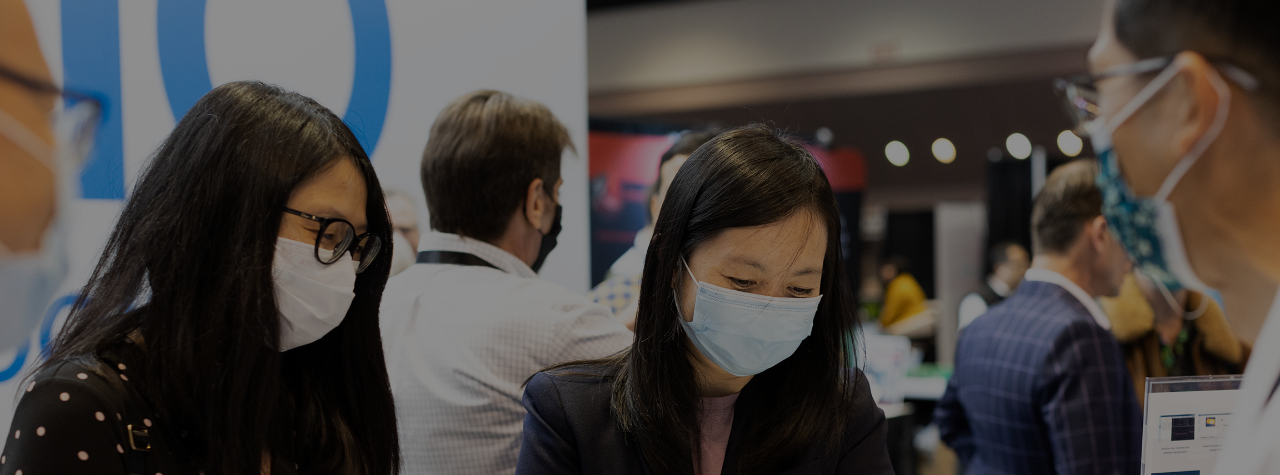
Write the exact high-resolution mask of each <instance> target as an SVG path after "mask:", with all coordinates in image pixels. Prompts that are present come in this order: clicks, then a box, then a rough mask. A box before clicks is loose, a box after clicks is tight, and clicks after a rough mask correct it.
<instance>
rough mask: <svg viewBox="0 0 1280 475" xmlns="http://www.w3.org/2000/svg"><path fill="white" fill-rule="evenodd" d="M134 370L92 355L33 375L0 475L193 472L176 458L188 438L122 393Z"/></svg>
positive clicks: (135, 396)
mask: <svg viewBox="0 0 1280 475" xmlns="http://www.w3.org/2000/svg"><path fill="white" fill-rule="evenodd" d="M138 371H139V369H138V368H134V367H131V366H130V365H129V364H127V362H125V361H121V360H119V359H116V358H110V357H108V356H99V357H97V358H92V357H77V358H71V359H68V360H64V361H62V362H59V363H56V364H54V365H53V366H51V367H49V368H48V369H45V370H44V371H41V372H40V373H39V374H37V375H35V377H33V378H32V379H31V381H30V382H29V383H27V385H26V386H25V387H24V388H23V389H24V391H23V392H22V394H21V396H22V399H21V401H20V402H19V403H18V408H17V411H16V412H15V414H14V418H13V425H12V427H10V428H9V432H8V433H6V434H5V435H4V439H5V440H4V451H3V452H0V474H3V475H44V474H89V473H93V474H133V475H181V474H193V475H194V474H197V473H199V472H198V471H197V470H196V469H195V468H193V467H192V466H191V464H190V463H189V461H188V460H186V459H185V457H183V456H181V454H183V453H186V451H184V450H181V449H182V448H183V447H181V444H182V442H181V440H182V439H184V438H186V436H187V435H188V434H186V433H185V431H181V430H173V429H172V428H169V427H166V426H165V423H164V421H161V420H160V419H159V418H157V417H156V415H155V413H154V412H152V411H151V410H150V409H149V406H148V405H147V404H146V403H145V400H144V398H143V397H141V396H140V394H139V393H138V391H137V389H136V388H130V387H129V385H131V384H133V385H136V382H131V380H132V381H141V378H140V374H139V373H138ZM173 432H177V433H173ZM175 446H176V447H175ZM175 448H177V449H179V450H177V451H175V450H174V449H175Z"/></svg>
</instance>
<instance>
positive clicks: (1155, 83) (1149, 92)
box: [1106, 63, 1178, 135]
mask: <svg viewBox="0 0 1280 475" xmlns="http://www.w3.org/2000/svg"><path fill="white" fill-rule="evenodd" d="M1175 65H1176V63H1171V64H1169V65H1168V66H1166V67H1165V68H1164V70H1162V71H1160V74H1159V75H1157V76H1156V77H1155V79H1152V80H1151V82H1149V83H1147V85H1146V86H1144V87H1143V88H1142V90H1140V91H1138V94H1137V95H1136V96H1133V99H1130V100H1129V103H1128V104H1125V105H1124V107H1121V108H1120V112H1117V113H1116V115H1115V116H1113V117H1111V120H1108V121H1107V122H1106V128H1107V131H1108V132H1111V133H1114V132H1115V130H1116V128H1118V127H1120V124H1123V123H1124V121H1126V120H1129V116H1131V115H1133V114H1134V113H1135V112H1137V111H1138V109H1139V108H1141V107H1142V106H1143V105H1145V104H1146V103H1147V101H1149V100H1151V98H1152V97H1154V96H1155V95H1156V93H1158V92H1160V90H1161V89H1164V86H1165V84H1168V83H1169V81H1171V80H1173V77H1174V76H1177V75H1178V68H1175V67H1174V66H1175ZM1108 135H1109V134H1108Z"/></svg>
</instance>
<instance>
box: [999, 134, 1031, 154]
mask: <svg viewBox="0 0 1280 475" xmlns="http://www.w3.org/2000/svg"><path fill="white" fill-rule="evenodd" d="M1004 148H1005V149H1007V150H1009V155H1013V158H1016V159H1018V160H1026V159H1027V157H1030V156H1031V141H1030V140H1028V139H1027V136H1025V135H1022V134H1013V135H1010V136H1009V138H1007V139H1005V141H1004Z"/></svg>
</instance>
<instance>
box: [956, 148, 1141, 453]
mask: <svg viewBox="0 0 1280 475" xmlns="http://www.w3.org/2000/svg"><path fill="white" fill-rule="evenodd" d="M1097 169H1098V168H1097V164H1096V162H1094V161H1092V160H1081V161H1076V162H1072V163H1069V164H1066V165H1063V166H1061V167H1059V168H1058V169H1057V170H1055V171H1054V172H1053V174H1051V175H1050V176H1049V178H1048V180H1046V183H1045V186H1044V189H1043V190H1042V191H1041V192H1040V194H1039V195H1038V196H1037V197H1036V200H1035V204H1034V206H1033V209H1032V218H1031V221H1032V230H1033V234H1034V238H1035V240H1036V247H1037V250H1036V251H1037V252H1036V256H1035V259H1034V260H1033V261H1032V268H1031V269H1030V270H1028V271H1027V274H1026V277H1025V278H1024V280H1023V282H1022V285H1020V286H1019V287H1018V289H1017V292H1015V293H1014V294H1013V295H1012V296H1010V297H1009V298H1008V299H1007V300H1005V301H1004V302H1002V303H1000V304H998V305H996V306H994V307H992V308H991V310H989V311H988V312H987V313H986V314H984V315H983V316H981V317H978V319H977V320H974V322H973V323H972V324H970V325H969V326H968V327H966V328H965V330H964V331H963V332H961V334H960V342H959V344H958V346H957V349H956V370H955V374H954V375H953V376H952V378H951V381H950V382H949V383H948V385H947V391H946V394H945V395H943V397H942V400H941V401H939V403H938V409H937V412H936V413H935V416H934V417H935V419H936V420H937V422H938V427H939V429H940V430H941V433H942V440H943V441H945V442H946V443H947V445H948V446H950V447H951V448H952V449H954V450H955V451H956V454H957V455H958V456H959V458H960V461H961V463H962V464H964V465H965V466H966V467H967V473H969V474H983V475H985V474H1035V475H1040V474H1097V475H1113V474H1124V475H1129V474H1137V473H1138V471H1139V463H1140V460H1141V459H1140V453H1141V452H1140V450H1141V447H1140V446H1141V440H1142V425H1141V415H1140V411H1139V409H1138V404H1137V399H1136V398H1135V396H1134V392H1133V385H1132V384H1131V382H1130V380H1129V372H1128V369H1127V367H1126V366H1125V360H1124V356H1123V355H1122V354H1121V352H1120V347H1119V345H1118V344H1117V343H1116V341H1115V339H1114V338H1113V337H1112V336H1111V333H1110V331H1109V329H1110V326H1111V322H1110V320H1109V319H1107V316H1106V314H1104V313H1103V312H1102V309H1101V308H1100V307H1099V306H1098V304H1097V302H1096V301H1095V300H1094V298H1096V297H1099V296H1114V295H1117V294H1119V291H1120V284H1121V282H1122V280H1123V278H1124V275H1125V274H1126V273H1127V272H1128V271H1129V267H1130V264H1129V259H1128V256H1127V255H1126V254H1125V252H1124V250H1123V248H1122V247H1121V246H1120V243H1119V241H1118V240H1117V239H1116V238H1115V237H1114V236H1112V234H1111V232H1110V231H1109V230H1108V228H1107V222H1106V219H1104V218H1103V217H1102V216H1101V205H1102V197H1101V194H1100V193H1099V191H1098V188H1097V186H1096V185H1095V184H1094V177H1095V176H1096V175H1097Z"/></svg>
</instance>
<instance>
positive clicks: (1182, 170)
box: [1152, 65, 1231, 201]
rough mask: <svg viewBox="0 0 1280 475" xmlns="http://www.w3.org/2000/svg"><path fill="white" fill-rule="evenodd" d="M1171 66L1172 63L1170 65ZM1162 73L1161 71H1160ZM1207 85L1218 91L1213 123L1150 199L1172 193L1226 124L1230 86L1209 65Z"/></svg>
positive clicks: (1228, 112) (1164, 199)
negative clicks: (1216, 108)
mask: <svg viewBox="0 0 1280 475" xmlns="http://www.w3.org/2000/svg"><path fill="white" fill-rule="evenodd" d="M1170 67H1171V68H1172V65H1170ZM1161 74H1163V73H1161ZM1208 76H1209V85H1210V86H1212V87H1213V90H1214V92H1216V93H1218V110H1217V111H1215V113H1214V116H1213V123H1212V124H1210V125H1209V130H1206V131H1205V132H1204V135H1201V136H1200V140H1197V141H1196V144H1195V146H1194V147H1191V150H1189V151H1187V155H1186V156H1187V157H1188V158H1190V160H1182V161H1179V162H1178V164H1177V165H1176V166H1174V167H1173V170H1172V171H1170V172H1169V176H1167V177H1165V179H1164V183H1162V184H1161V185H1160V190H1159V191H1156V194H1155V195H1154V196H1153V197H1152V199H1154V200H1156V201H1167V200H1168V198H1169V195H1171V194H1173V188H1174V187H1176V186H1178V182H1180V181H1182V176H1183V175H1186V174H1187V171H1189V170H1191V166H1192V165H1195V163H1196V162H1198V161H1199V160H1200V156H1201V155H1204V152H1205V151H1206V150H1208V149H1209V146H1210V145H1213V142H1214V141H1215V140H1218V135H1220V134H1222V129H1224V128H1226V126H1227V117H1228V116H1230V115H1231V87H1230V86H1227V82H1226V81H1224V80H1223V79H1222V75H1220V74H1218V70H1217V69H1215V68H1212V67H1210V68H1209V71H1208Z"/></svg>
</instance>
